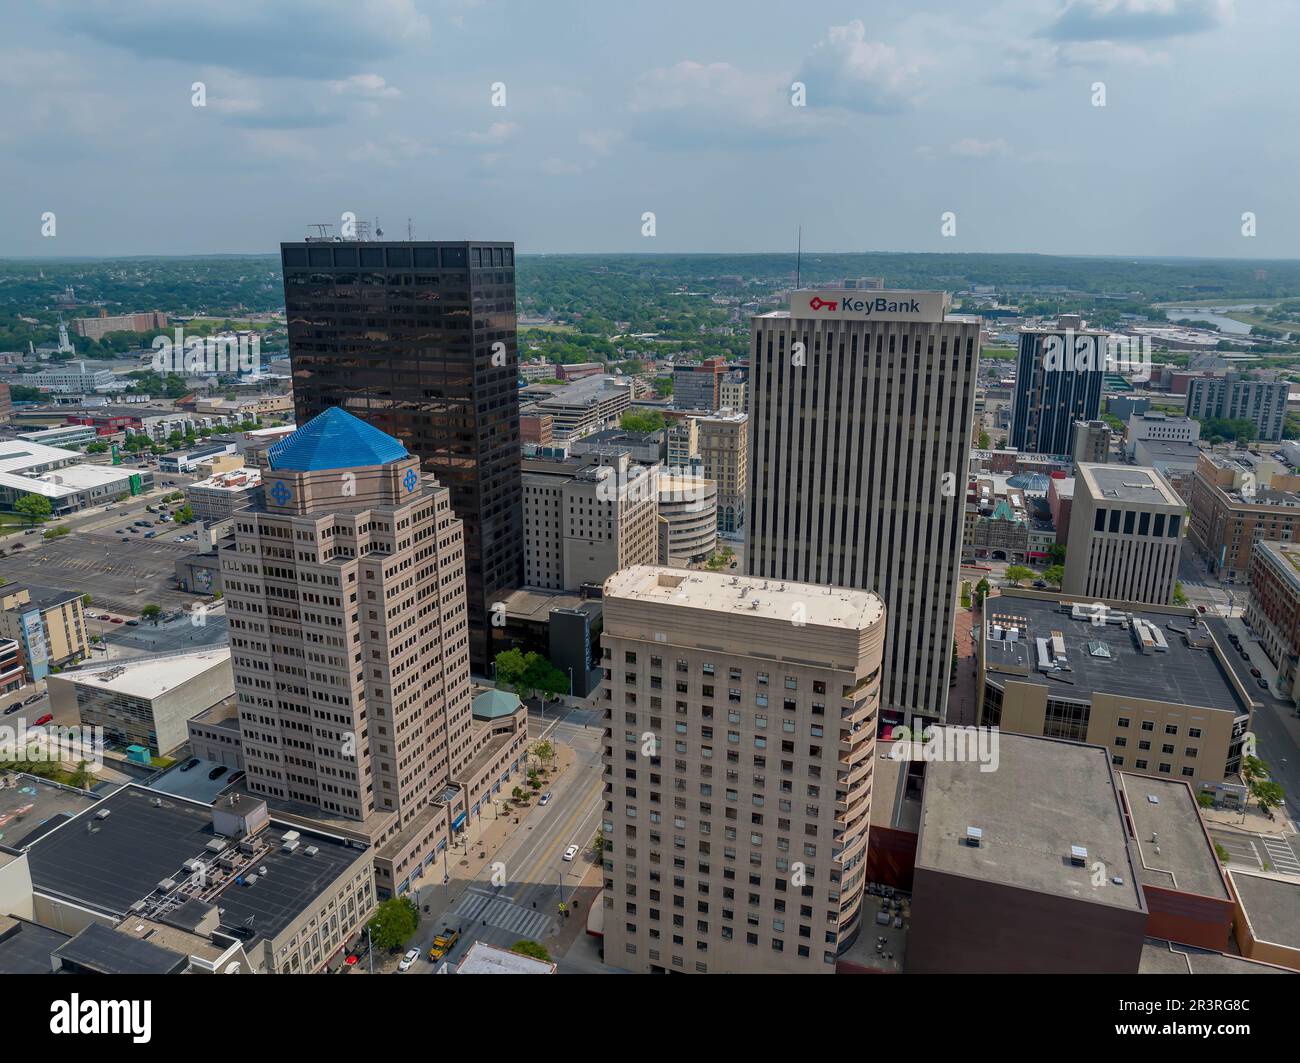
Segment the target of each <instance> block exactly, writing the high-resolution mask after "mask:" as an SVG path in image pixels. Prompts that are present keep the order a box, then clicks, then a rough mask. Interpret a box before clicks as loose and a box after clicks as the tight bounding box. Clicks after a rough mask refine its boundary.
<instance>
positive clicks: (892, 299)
mask: <svg viewBox="0 0 1300 1063" xmlns="http://www.w3.org/2000/svg"><path fill="white" fill-rule="evenodd" d="M947 308H948V293H947V292H872V293H870V294H867V293H863V292H856V291H816V292H806V291H804V292H791V293H790V316H791V317H811V318H827V317H833V318H845V319H850V320H858V321H861V320H868V321H942V320H943V315H944V312H945V311H946V310H947Z"/></svg>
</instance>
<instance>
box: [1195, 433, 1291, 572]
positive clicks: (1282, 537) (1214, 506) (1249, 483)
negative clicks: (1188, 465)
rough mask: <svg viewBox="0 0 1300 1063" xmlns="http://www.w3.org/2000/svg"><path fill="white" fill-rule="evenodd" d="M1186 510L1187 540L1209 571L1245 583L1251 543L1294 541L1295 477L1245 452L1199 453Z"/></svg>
mask: <svg viewBox="0 0 1300 1063" xmlns="http://www.w3.org/2000/svg"><path fill="white" fill-rule="evenodd" d="M1189 509H1190V517H1189V520H1188V538H1189V539H1190V540H1191V542H1192V545H1193V546H1195V547H1196V549H1197V550H1199V551H1200V553H1201V557H1202V559H1203V560H1204V561H1205V565H1206V567H1207V568H1208V569H1209V570H1210V573H1211V574H1212V575H1214V576H1217V577H1218V578H1219V579H1221V580H1223V581H1225V582H1227V583H1246V582H1249V579H1250V563H1251V558H1252V550H1253V549H1254V545H1255V543H1256V542H1257V541H1259V540H1261V539H1267V540H1270V541H1275V542H1292V541H1300V475H1297V474H1295V473H1292V472H1290V471H1289V470H1288V469H1286V468H1285V467H1283V466H1282V465H1280V464H1279V463H1278V462H1276V461H1274V460H1272V459H1271V458H1266V457H1263V456H1262V455H1260V454H1256V453H1254V452H1250V451H1229V452H1222V451H1202V452H1201V453H1200V454H1199V455H1198V456H1197V459H1196V473H1195V475H1194V476H1193V477H1192V497H1191V499H1190V500H1189Z"/></svg>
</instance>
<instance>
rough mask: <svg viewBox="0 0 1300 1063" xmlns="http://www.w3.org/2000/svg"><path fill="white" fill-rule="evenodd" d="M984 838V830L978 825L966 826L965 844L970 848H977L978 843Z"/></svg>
mask: <svg viewBox="0 0 1300 1063" xmlns="http://www.w3.org/2000/svg"><path fill="white" fill-rule="evenodd" d="M983 840H984V831H983V830H981V829H980V828H979V827H967V828H966V844H967V845H969V846H970V847H971V848H972V849H978V848H979V847H980V843H981V842H982V841H983Z"/></svg>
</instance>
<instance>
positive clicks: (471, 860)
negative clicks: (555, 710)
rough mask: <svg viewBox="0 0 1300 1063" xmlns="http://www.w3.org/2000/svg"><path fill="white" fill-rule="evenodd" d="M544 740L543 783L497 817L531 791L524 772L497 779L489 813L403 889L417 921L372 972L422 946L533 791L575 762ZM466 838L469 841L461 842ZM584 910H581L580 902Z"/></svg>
mask: <svg viewBox="0 0 1300 1063" xmlns="http://www.w3.org/2000/svg"><path fill="white" fill-rule="evenodd" d="M548 741H550V743H551V748H552V749H554V750H555V759H554V760H553V761H552V762H551V765H552V767H551V773H550V774H549V775H545V776H543V777H542V788H541V789H540V790H538V791H537V794H534V795H533V797H532V800H530V801H529V803H528V805H527V807H525V808H519V809H512V811H511V813H510V815H508V816H502V815H501V814H500V809H501V804H502V803H503V802H504V801H505V800H506V799H507V798H509V796H510V792H511V791H512V790H513V789H514V788H515V787H516V786H518V787H519V788H520V789H523V790H527V791H528V792H529V793H532V791H531V790H529V787H528V775H527V772H519V773H518V774H516V775H512V776H511V777H510V778H509V779H508V780H507V781H506V782H505V783H504V784H502V788H501V793H500V794H499V795H498V796H497V798H496V800H494V801H493V802H492V804H491V806H490V807H491V809H492V811H491V813H490V814H485V815H482V816H479V818H477V819H475V820H471V821H470V822H469V823H467V824H466V826H465V832H464V834H462V835H461V838H462V839H463V842H462V843H458V844H456V845H452V846H449V847H448V848H447V849H445V850H444V860H443V861H435V862H434V863H433V864H431V865H430V866H429V868H428V870H427V871H426V872H425V877H424V878H423V879H420V880H417V882H416V884H415V885H414V886H413V888H412V890H411V892H410V893H409V894H408V896H410V898H411V900H412V901H414V902H415V904H416V905H417V906H418V908H419V910H420V925H419V927H418V928H417V929H416V931H415V934H414V935H413V936H412V937H411V938H410V939H409V940H408V941H407V942H406V944H405V945H404V946H403V948H402V951H401V952H397V953H394V954H392V955H391V956H390V955H383V956H382V957H381V955H380V954H378V953H376V955H375V973H376V974H391V973H393V972H395V971H396V970H397V964H398V963H399V962H400V960H401V958H402V953H403V952H405V951H406V950H407V949H412V948H422V947H423V944H424V941H425V939H426V938H427V937H428V936H429V935H430V934H432V933H433V932H434V931H436V930H437V929H438V928H437V927H436V926H434V925H433V924H434V923H435V922H437V921H438V920H440V919H442V918H443V917H444V915H445V913H446V912H448V911H450V910H451V908H452V907H454V906H455V904H456V902H457V901H459V900H460V899H461V897H462V896H464V894H465V892H466V890H468V889H469V887H470V884H471V883H472V882H474V881H475V880H476V879H477V878H478V876H479V875H481V874H482V872H483V869H484V868H486V867H488V866H490V865H491V863H492V861H493V859H494V858H495V856H496V854H497V853H498V852H499V851H500V849H501V847H502V846H503V845H504V844H505V843H506V842H507V841H509V840H510V839H511V838H512V837H514V836H515V833H516V832H517V831H518V830H519V829H520V828H521V827H522V820H523V817H524V816H525V815H526V814H527V813H529V812H531V811H532V810H533V809H534V808H536V807H537V796H538V795H540V794H543V793H545V792H546V791H547V790H548V789H550V788H551V787H552V786H554V785H555V782H556V780H558V779H559V778H560V777H561V776H562V775H563V774H564V773H565V772H566V771H568V770H570V769H571V768H572V767H573V765H574V763H575V762H576V761H577V754H576V753H575V752H574V751H573V750H572V749H571V748H570V747H569V746H567V745H564V744H562V743H560V742H556V741H555V740H554V739H548ZM525 829H526V828H525ZM466 842H467V843H468V844H464V843H466ZM444 867H445V868H446V875H447V878H448V881H447V882H446V883H445V884H444V883H443V881H442V876H443V868H444ZM426 904H427V905H428V906H429V914H428V915H426V914H425V912H424V906H425V905H426ZM583 910H584V911H585V910H586V908H585V904H584V908H583ZM568 922H570V923H573V922H575V919H574V918H570V919H569V920H568Z"/></svg>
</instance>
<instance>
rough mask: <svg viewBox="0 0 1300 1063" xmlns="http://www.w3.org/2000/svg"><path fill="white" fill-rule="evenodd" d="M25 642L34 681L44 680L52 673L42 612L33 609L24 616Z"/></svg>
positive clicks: (28, 663)
mask: <svg viewBox="0 0 1300 1063" xmlns="http://www.w3.org/2000/svg"><path fill="white" fill-rule="evenodd" d="M21 623H22V628H23V642H24V643H26V647H25V648H26V651H27V667H28V668H30V669H31V673H32V679H34V680H35V679H44V678H45V677H46V676H47V675H49V672H50V648H49V645H48V644H47V643H46V641H45V624H44V623H43V622H42V620H41V611H40V610H39V609H32V610H31V611H30V612H26V613H23V615H22V620H21Z"/></svg>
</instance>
